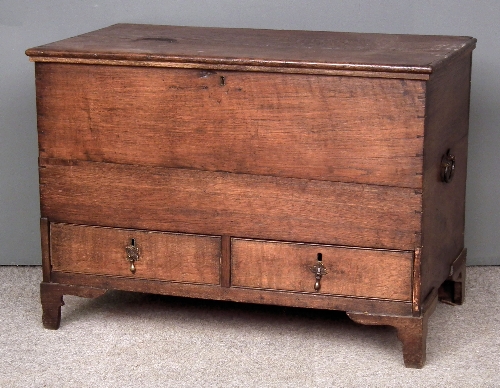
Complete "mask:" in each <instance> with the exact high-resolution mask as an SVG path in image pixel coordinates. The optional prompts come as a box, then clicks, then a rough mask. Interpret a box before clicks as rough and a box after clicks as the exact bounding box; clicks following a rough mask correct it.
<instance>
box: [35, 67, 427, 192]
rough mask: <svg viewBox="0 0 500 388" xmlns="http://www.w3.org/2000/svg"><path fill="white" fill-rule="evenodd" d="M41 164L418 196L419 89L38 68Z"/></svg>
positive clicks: (314, 79)
mask: <svg viewBox="0 0 500 388" xmlns="http://www.w3.org/2000/svg"><path fill="white" fill-rule="evenodd" d="M37 85H38V108H39V116H38V119H39V130H40V146H41V156H42V157H47V158H58V159H65V160H74V159H77V160H88V161H98V162H113V163H121V164H141V165H151V166H164V167H175V168H194V169H202V170H210V171H227V172H235V173H246V174H261V175H273V176H282V177H293V178H307V179H318V180H331V181H343V182H357V183H368V184H380V185H391V186H402V187H413V188H419V187H421V184H422V171H421V170H422V147H423V140H422V135H423V125H424V116H425V111H424V109H425V106H424V105H425V101H424V93H425V84H424V82H423V81H409V80H399V79H382V78H361V77H340V76H318V75H300V74H271V73H258V72H230V71H202V70H195V69H158V68H147V67H142V68H141V67H125V66H97V65H95V66H84V65H75V64H37Z"/></svg>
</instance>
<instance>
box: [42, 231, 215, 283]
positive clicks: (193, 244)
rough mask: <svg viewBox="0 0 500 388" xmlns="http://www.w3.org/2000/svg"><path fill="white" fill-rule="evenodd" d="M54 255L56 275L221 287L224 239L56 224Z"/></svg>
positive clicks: (51, 238) (52, 250) (52, 252)
mask: <svg viewBox="0 0 500 388" xmlns="http://www.w3.org/2000/svg"><path fill="white" fill-rule="evenodd" d="M132 239H133V240H134V242H133V245H134V246H136V247H137V249H138V251H139V260H138V261H135V262H134V265H135V273H132V272H131V270H130V268H131V263H130V262H129V261H128V260H127V252H126V249H125V247H127V246H130V245H132ZM50 250H51V264H52V269H53V270H54V271H64V272H75V273H86V274H98V275H112V276H127V277H136V278H147V279H158V280H167V281H176V282H189V283H204V284H219V267H220V256H221V239H220V238H219V237H212V236H200V235H189V234H175V233H164V232H150V231H143V230H132V229H118V228H105V227H95V226H81V225H71V224H60V223H52V224H51V226H50Z"/></svg>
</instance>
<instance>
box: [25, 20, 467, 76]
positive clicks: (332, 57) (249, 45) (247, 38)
mask: <svg viewBox="0 0 500 388" xmlns="http://www.w3.org/2000/svg"><path fill="white" fill-rule="evenodd" d="M474 45H475V39H472V38H469V37H458V36H425V35H389V34H356V33H348V32H325V31H286V30H281V31H280V30H257V29H246V28H229V29H228V28H207V27H177V26H153V25H141V24H116V25H114V26H110V27H108V28H104V29H101V30H98V31H93V32H90V33H87V34H83V35H79V36H76V37H73V38H70V39H65V40H63V41H59V42H55V43H51V44H48V45H44V46H39V47H35V48H32V49H29V50H27V51H26V54H27V55H29V56H31V57H38V58H46V59H51V58H53V59H67V60H69V61H71V60H73V61H77V60H78V59H88V60H91V61H94V62H93V63H94V64H95V63H96V61H99V60H114V61H120V60H125V61H128V62H129V63H134V62H137V61H147V62H157V63H178V64H184V65H185V66H188V65H189V64H193V63H195V64H203V65H205V66H210V65H217V66H222V65H226V66H234V67H237V66H254V67H255V68H256V69H259V68H261V67H277V68H282V69H306V70H307V69H332V70H351V71H369V72H390V73H392V76H393V77H397V76H398V75H400V74H401V75H402V76H407V75H408V74H424V75H425V74H429V73H432V71H433V70H434V69H437V68H439V67H440V66H443V64H444V63H446V62H447V60H449V59H450V58H453V57H454V56H456V55H459V54H460V53H462V52H467V51H471V50H472V49H473V48H474ZM138 48H139V49H138Z"/></svg>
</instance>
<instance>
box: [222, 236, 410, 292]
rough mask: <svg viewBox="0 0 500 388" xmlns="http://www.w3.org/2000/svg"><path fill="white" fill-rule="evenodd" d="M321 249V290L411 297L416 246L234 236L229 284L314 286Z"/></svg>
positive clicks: (289, 288)
mask: <svg viewBox="0 0 500 388" xmlns="http://www.w3.org/2000/svg"><path fill="white" fill-rule="evenodd" d="M318 254H320V257H321V263H322V264H323V266H324V268H325V269H326V271H327V273H326V274H324V275H323V276H322V277H321V280H320V290H319V293H321V294H333V295H345V296H353V297H365V298H381V299H391V300H400V301H410V300H411V273H412V262H413V254H412V252H406V251H386V250H372V249H359V248H346V247H336V246H331V245H314V244H296V243H283V242H270V241H256V240H246V239H233V240H232V242H231V258H232V259H231V260H232V267H231V284H232V286H236V287H249V288H258V289H271V290H285V291H298V292H307V293H313V292H315V289H314V286H315V282H316V279H315V274H314V273H313V272H312V271H311V267H313V266H314V265H316V264H318Z"/></svg>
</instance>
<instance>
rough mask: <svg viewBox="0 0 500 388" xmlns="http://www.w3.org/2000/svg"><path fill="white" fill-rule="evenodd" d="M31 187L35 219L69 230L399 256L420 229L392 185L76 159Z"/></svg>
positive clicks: (404, 195)
mask: <svg viewBox="0 0 500 388" xmlns="http://www.w3.org/2000/svg"><path fill="white" fill-rule="evenodd" d="M40 182H41V184H40V190H41V206H42V214H43V215H44V216H45V217H49V218H50V219H52V220H55V221H62V222H73V223H78V224H87V225H108V226H117V227H127V228H136V229H152V230H165V231H174V232H189V233H200V234H212V235H232V236H238V237H250V238H261V239H273V240H274V239H275V240H283V241H307V242H316V243H330V244H340V245H351V246H366V247H376V248H389V249H403V250H404V249H412V248H413V247H414V245H415V231H417V230H419V228H420V225H419V222H420V214H419V213H417V212H418V211H419V210H420V206H421V196H420V195H419V194H416V193H415V191H414V190H413V189H406V188H398V187H387V186H368V185H355V184H347V183H336V182H335V183H330V182H324V181H313V180H304V179H290V178H276V177H266V176H256V175H243V174H229V173H217V172H207V171H200V170H185V169H167V168H159V167H155V168H153V167H141V166H128V165H116V164H110V163H90V162H80V161H78V162H74V163H73V164H72V165H71V166H65V165H58V164H54V165H50V164H48V165H46V166H45V167H44V168H42V169H40ZM139 198H140V200H137V199H139ZM374 220H376V222H374Z"/></svg>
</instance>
